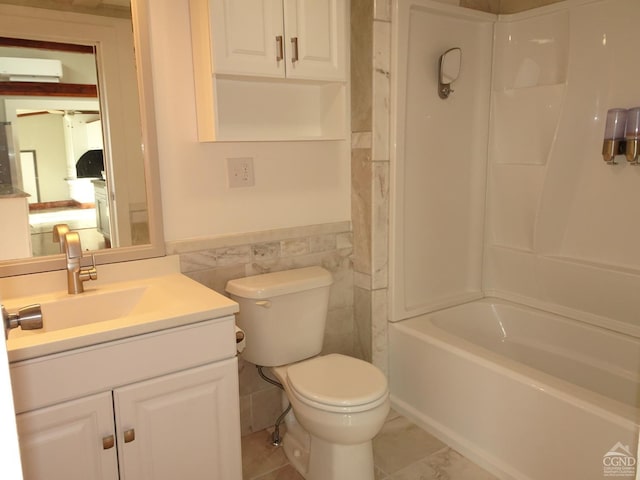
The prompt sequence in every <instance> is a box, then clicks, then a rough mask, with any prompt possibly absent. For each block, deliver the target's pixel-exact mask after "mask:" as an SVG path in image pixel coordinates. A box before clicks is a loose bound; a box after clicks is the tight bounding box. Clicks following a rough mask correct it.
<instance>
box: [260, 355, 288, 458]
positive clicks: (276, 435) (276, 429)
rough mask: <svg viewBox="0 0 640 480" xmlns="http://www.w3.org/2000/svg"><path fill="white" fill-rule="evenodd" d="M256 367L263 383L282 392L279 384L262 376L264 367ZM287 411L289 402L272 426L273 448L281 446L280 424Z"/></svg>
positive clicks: (282, 388)
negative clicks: (273, 386)
mask: <svg viewBox="0 0 640 480" xmlns="http://www.w3.org/2000/svg"><path fill="white" fill-rule="evenodd" d="M256 367H257V369H258V374H259V375H260V377H261V378H262V379H263V380H264V381H265V382H268V383H270V384H271V385H275V386H276V387H278V388H279V389H281V390H284V387H283V386H282V384H281V383H280V382H278V381H277V380H274V379H272V378H269V377H267V376H266V375H265V374H264V372H263V371H262V369H263V368H264V367H262V366H261V365H256ZM289 410H291V402H289V405H288V406H287V408H285V410H284V412H282V413H281V414H280V416H279V417H278V418H277V419H276V423H275V424H274V425H273V433H272V434H271V445H273V446H274V447H279V446H280V445H282V437H281V436H280V424H281V423H282V421H283V420H284V417H286V416H287V413H289Z"/></svg>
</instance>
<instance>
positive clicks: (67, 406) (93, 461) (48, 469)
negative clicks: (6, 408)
mask: <svg viewBox="0 0 640 480" xmlns="http://www.w3.org/2000/svg"><path fill="white" fill-rule="evenodd" d="M16 421H17V424H18V434H19V437H20V453H21V456H22V469H23V472H24V478H25V480H42V479H46V480H94V479H95V480H98V479H100V480H117V478H118V461H117V456H116V449H115V445H113V444H110V443H109V439H110V438H114V434H115V431H114V430H115V429H114V423H113V400H112V397H111V392H106V393H101V394H98V395H93V396H91V397H86V398H82V399H79V400H74V401H70V402H65V403H62V404H59V405H54V406H52V407H47V408H42V409H39V410H33V411H31V412H26V413H21V414H19V415H17V416H16Z"/></svg>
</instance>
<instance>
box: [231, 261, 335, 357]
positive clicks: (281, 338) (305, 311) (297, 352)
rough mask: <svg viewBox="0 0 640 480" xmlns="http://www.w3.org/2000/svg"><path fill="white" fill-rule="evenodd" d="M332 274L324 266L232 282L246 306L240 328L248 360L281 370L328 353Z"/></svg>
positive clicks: (233, 290) (235, 293)
mask: <svg viewBox="0 0 640 480" xmlns="http://www.w3.org/2000/svg"><path fill="white" fill-rule="evenodd" d="M332 283H333V278H332V277H331V273H329V272H328V271H327V270H325V269H324V268H321V267H307V268H298V269H295V270H286V271H283V272H274V273H265V274H263V275H254V276H251V277H245V278H238V279H236V280H230V281H229V282H227V286H226V290H227V292H228V293H229V294H230V296H231V298H232V299H233V300H235V301H236V302H238V304H239V305H240V312H239V313H238V314H237V316H236V323H237V324H238V326H239V327H240V328H241V329H243V330H244V331H245V333H246V339H247V344H246V348H245V349H244V351H243V352H242V357H243V358H244V359H245V360H247V361H249V362H251V363H254V364H256V365H262V366H265V367H275V366H278V365H286V364H289V363H293V362H297V361H300V360H304V359H305V358H309V357H313V356H314V355H317V354H319V353H320V351H321V350H322V341H323V339H324V327H325V323H326V318H327V309H328V306H329V289H330V287H331V284H332Z"/></svg>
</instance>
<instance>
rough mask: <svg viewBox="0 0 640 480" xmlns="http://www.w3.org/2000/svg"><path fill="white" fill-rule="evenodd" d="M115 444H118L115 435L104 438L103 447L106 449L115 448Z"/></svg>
mask: <svg viewBox="0 0 640 480" xmlns="http://www.w3.org/2000/svg"><path fill="white" fill-rule="evenodd" d="M115 444H116V439H115V438H114V436H113V435H109V436H107V437H104V438H103V439H102V448H103V449H104V450H109V449H110V448H113V447H114V445H115Z"/></svg>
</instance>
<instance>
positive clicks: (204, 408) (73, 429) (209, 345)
mask: <svg viewBox="0 0 640 480" xmlns="http://www.w3.org/2000/svg"><path fill="white" fill-rule="evenodd" d="M234 325H235V323H234V319H233V317H227V318H225V319H218V320H211V321H206V322H200V323H198V324H194V325H188V326H184V327H178V328H173V329H168V330H166V331H162V332H154V333H151V334H146V335H140V336H138V337H133V338H131V339H125V340H120V341H115V342H109V343H105V344H102V345H97V346H95V347H88V348H83V349H78V350H72V351H69V352H63V353H60V354H56V355H51V356H48V357H41V358H37V359H32V360H27V361H24V362H17V363H16V364H12V365H11V367H12V370H13V372H12V383H13V386H14V396H15V402H16V411H17V412H19V413H18V415H17V417H16V418H17V424H18V432H19V437H20V447H21V453H22V462H23V469H24V478H25V480H41V479H43V478H46V479H47V480H75V479H77V480H92V479H96V480H97V479H100V480H117V479H127V480H132V479H135V480H137V479H140V480H142V479H144V480H175V479H176V478H189V479H195V480H197V479H202V480H204V479H208V480H210V479H219V480H240V479H241V477H242V473H241V457H240V424H239V421H240V420H239V406H238V370H237V360H236V358H235V341H234V339H235V334H234ZM168 372H170V373H168ZM118 378H119V379H120V380H118ZM43 384H44V385H43ZM94 390H102V391H98V392H97V393H93V391H94ZM83 393H85V394H86V395H84V396H80V395H82V394H83Z"/></svg>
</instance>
